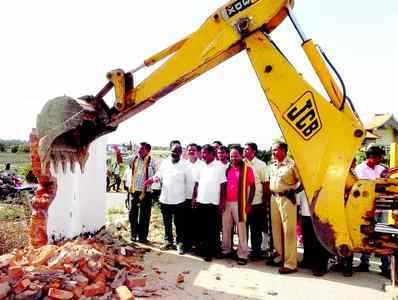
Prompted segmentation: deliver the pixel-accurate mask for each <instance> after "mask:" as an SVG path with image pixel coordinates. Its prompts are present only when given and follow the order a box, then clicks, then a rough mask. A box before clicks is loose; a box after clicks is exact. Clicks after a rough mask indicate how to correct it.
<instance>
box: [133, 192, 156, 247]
mask: <svg viewBox="0 0 398 300" xmlns="http://www.w3.org/2000/svg"><path fill="white" fill-rule="evenodd" d="M140 195H141V192H134V193H131V194H130V197H131V198H130V199H131V200H130V211H129V221H130V227H131V237H132V238H133V239H136V238H138V239H139V240H142V241H144V240H146V239H147V238H148V232H149V222H150V220H151V209H152V193H150V192H146V193H145V197H144V199H143V200H140V199H139V197H140Z"/></svg>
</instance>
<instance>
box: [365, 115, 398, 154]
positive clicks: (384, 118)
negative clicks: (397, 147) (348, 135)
mask: <svg viewBox="0 0 398 300" xmlns="http://www.w3.org/2000/svg"><path fill="white" fill-rule="evenodd" d="M365 127H366V131H367V134H366V139H365V144H370V143H375V144H378V145H382V146H385V147H386V149H389V146H390V145H391V144H392V143H397V142H398V122H397V120H396V119H395V117H394V115H393V114H375V115H374V116H373V118H372V119H371V120H370V122H369V123H368V124H366V126H365Z"/></svg>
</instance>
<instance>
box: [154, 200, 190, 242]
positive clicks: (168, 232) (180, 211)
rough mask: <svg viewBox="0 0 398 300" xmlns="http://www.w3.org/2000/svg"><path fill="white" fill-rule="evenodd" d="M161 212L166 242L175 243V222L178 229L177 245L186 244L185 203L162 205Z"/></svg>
mask: <svg viewBox="0 0 398 300" xmlns="http://www.w3.org/2000/svg"><path fill="white" fill-rule="evenodd" d="M160 210H161V212H162V216H163V225H164V240H165V241H166V242H167V243H169V244H173V243H174V237H173V221H174V226H175V228H176V243H177V244H179V243H184V212H185V202H182V203H179V204H164V203H161V204H160Z"/></svg>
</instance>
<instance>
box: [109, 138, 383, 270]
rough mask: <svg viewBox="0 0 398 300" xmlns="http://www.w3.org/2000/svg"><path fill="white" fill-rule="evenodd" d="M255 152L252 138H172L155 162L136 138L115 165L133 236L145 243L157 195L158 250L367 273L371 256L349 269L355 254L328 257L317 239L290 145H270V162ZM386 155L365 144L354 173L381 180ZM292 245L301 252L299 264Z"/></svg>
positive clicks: (287, 267)
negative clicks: (234, 141) (240, 141)
mask: <svg viewBox="0 0 398 300" xmlns="http://www.w3.org/2000/svg"><path fill="white" fill-rule="evenodd" d="M257 151H258V147H257V144H256V143H251V142H250V143H246V144H245V145H244V146H243V147H242V146H240V145H232V146H229V147H226V146H224V145H223V144H222V143H221V142H220V141H215V142H213V143H211V144H206V145H203V146H200V145H197V144H195V143H192V144H189V145H188V146H187V147H186V149H185V152H184V151H183V148H182V146H181V143H180V142H179V141H178V140H174V141H171V142H170V155H169V157H167V158H166V159H164V160H163V161H162V162H161V163H160V164H159V165H158V164H157V163H156V161H155V159H153V158H152V156H151V145H150V144H148V143H145V142H142V143H140V144H139V147H138V150H137V152H136V154H135V155H133V156H132V157H131V158H129V159H127V164H128V166H129V168H128V169H127V170H126V171H125V174H124V177H123V178H121V177H120V165H119V164H118V163H117V162H116V163H115V164H114V165H112V173H113V175H116V179H115V189H117V190H119V189H120V185H121V183H122V182H123V185H124V186H126V187H127V189H128V199H127V202H126V204H127V207H128V209H129V221H130V225H131V240H132V241H137V242H140V243H144V244H147V243H150V241H148V239H147V237H148V230H149V224H150V219H151V208H152V204H153V201H154V199H155V198H157V197H158V201H159V203H160V209H161V213H162V216H163V225H164V233H165V235H164V241H165V243H164V245H163V246H162V248H161V249H162V250H165V251H167V250H177V251H178V253H179V254H181V255H183V254H185V253H187V252H188V253H193V254H195V255H199V256H201V257H203V259H204V260H205V261H211V260H212V259H214V258H217V259H222V258H229V259H235V260H236V261H237V263H238V264H239V265H245V264H247V263H248V262H249V261H258V260H265V262H266V264H267V265H269V266H276V267H278V272H279V273H280V274H290V273H295V272H297V270H298V267H300V268H308V269H310V270H312V273H313V274H314V275H315V276H322V275H324V274H325V273H326V272H328V270H330V269H332V270H335V271H341V272H342V273H343V275H344V276H352V274H353V270H355V271H361V272H366V271H369V255H366V254H362V256H361V262H360V264H359V265H358V266H357V267H355V268H353V265H352V264H353V257H349V258H344V259H340V258H336V257H333V256H331V254H330V253H329V252H328V251H327V250H326V249H325V248H324V247H323V246H322V244H321V243H320V242H319V240H318V238H317V236H316V234H315V232H314V228H313V224H312V219H311V212H310V208H309V206H308V201H307V199H306V196H305V193H304V191H303V187H302V185H301V183H300V179H299V174H298V171H297V169H296V166H295V163H294V161H293V160H292V159H291V158H289V156H288V145H287V144H286V143H284V142H277V143H275V144H274V145H273V147H272V163H271V164H270V165H267V164H266V163H265V162H263V161H262V160H260V159H259V158H257V156H256V154H257ZM183 152H184V154H183ZM384 154H385V153H384V152H383V150H382V149H381V148H379V147H376V146H372V147H369V149H368V150H367V152H366V156H367V159H366V160H365V161H364V162H362V163H361V164H359V165H357V166H356V165H355V162H354V163H353V165H352V170H351V171H352V172H353V173H355V175H356V176H357V177H358V178H360V179H376V178H379V177H380V176H381V174H382V173H383V171H385V167H383V166H382V165H381V161H382V159H383V156H384ZM159 193H160V195H159ZM379 218H381V219H382V218H383V215H382V214H381V215H379ZM379 221H382V220H379ZM173 224H174V226H175V232H176V236H175V237H174V236H173V230H172V229H173ZM235 244H236V245H235ZM249 245H250V247H249ZM297 245H302V246H303V250H304V254H303V258H302V260H301V261H300V262H298V254H297V253H298V252H297ZM331 259H332V260H331ZM331 261H334V264H333V265H332V266H331V268H329V263H330V262H331ZM381 261H382V264H381V274H382V275H384V276H386V277H389V275H390V261H389V258H388V257H382V259H381Z"/></svg>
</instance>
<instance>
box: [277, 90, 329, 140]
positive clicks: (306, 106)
mask: <svg viewBox="0 0 398 300" xmlns="http://www.w3.org/2000/svg"><path fill="white" fill-rule="evenodd" d="M283 117H284V119H285V120H286V121H288V122H289V124H290V125H291V126H293V128H294V129H296V131H297V132H298V133H299V134H300V135H301V136H302V137H303V138H304V139H305V140H309V139H310V138H312V137H313V136H314V135H315V134H316V133H317V132H318V131H319V130H320V129H321V127H322V123H321V120H320V118H319V114H318V110H317V108H316V105H315V101H314V96H313V94H312V93H311V92H306V93H305V94H304V95H303V96H301V97H300V98H299V99H298V100H297V101H296V103H294V105H293V106H292V107H290V108H289V110H288V111H287V112H285V114H284V115H283Z"/></svg>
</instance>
